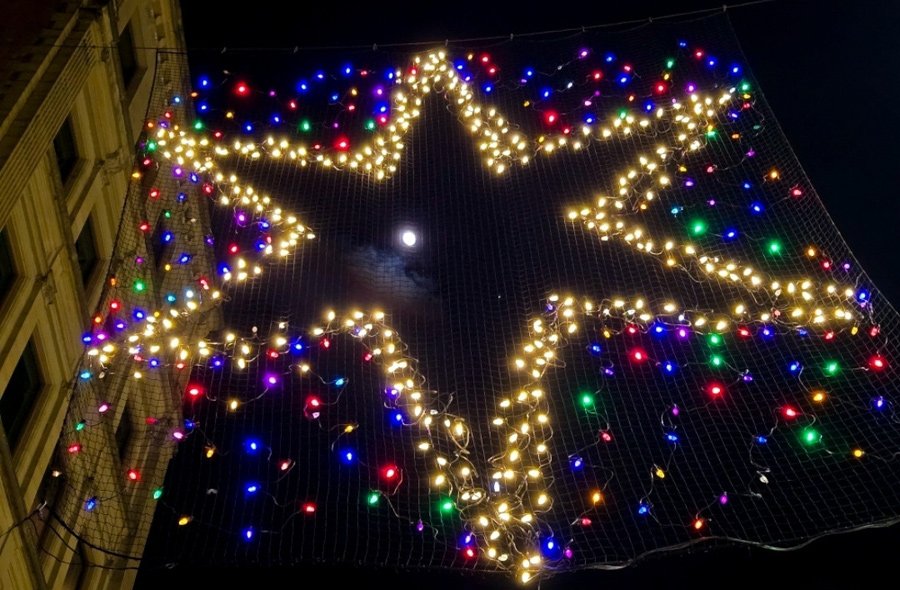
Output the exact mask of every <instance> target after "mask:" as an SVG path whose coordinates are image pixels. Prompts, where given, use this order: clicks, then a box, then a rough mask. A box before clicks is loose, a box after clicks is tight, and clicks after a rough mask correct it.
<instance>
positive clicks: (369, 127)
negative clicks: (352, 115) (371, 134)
mask: <svg viewBox="0 0 900 590" xmlns="http://www.w3.org/2000/svg"><path fill="white" fill-rule="evenodd" d="M366 131H375V119H368V120H367V121H366Z"/></svg>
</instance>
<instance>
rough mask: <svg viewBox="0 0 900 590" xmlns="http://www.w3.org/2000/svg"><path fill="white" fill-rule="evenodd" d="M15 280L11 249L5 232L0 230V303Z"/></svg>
mask: <svg viewBox="0 0 900 590" xmlns="http://www.w3.org/2000/svg"><path fill="white" fill-rule="evenodd" d="M15 280H16V267H15V265H14V264H13V257H12V248H10V246H9V236H8V235H7V233H6V230H5V229H4V230H0V303H3V299H5V298H6V294H7V293H9V289H10V288H11V287H12V284H13V283H14V282H15Z"/></svg>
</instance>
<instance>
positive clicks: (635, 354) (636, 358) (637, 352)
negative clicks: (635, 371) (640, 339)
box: [628, 348, 647, 363]
mask: <svg viewBox="0 0 900 590" xmlns="http://www.w3.org/2000/svg"><path fill="white" fill-rule="evenodd" d="M628 356H630V357H631V360H632V362H635V363H642V362H644V361H646V360H647V353H646V352H644V350H643V349H641V348H635V349H634V350H632V351H631V353H630V354H629V355H628Z"/></svg>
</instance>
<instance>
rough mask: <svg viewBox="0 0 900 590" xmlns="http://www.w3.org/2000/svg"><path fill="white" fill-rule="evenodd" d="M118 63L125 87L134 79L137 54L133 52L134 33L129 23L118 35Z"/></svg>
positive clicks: (136, 67) (136, 69)
mask: <svg viewBox="0 0 900 590" xmlns="http://www.w3.org/2000/svg"><path fill="white" fill-rule="evenodd" d="M119 64H120V65H121V66H122V81H123V82H125V88H128V86H129V85H130V84H131V81H132V80H134V75H135V74H137V71H138V63H137V55H136V54H135V52H134V35H133V34H132V32H131V25H130V24H129V25H128V26H127V27H125V30H124V31H122V34H121V35H119Z"/></svg>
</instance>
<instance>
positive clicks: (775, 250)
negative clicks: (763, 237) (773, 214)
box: [766, 240, 781, 256]
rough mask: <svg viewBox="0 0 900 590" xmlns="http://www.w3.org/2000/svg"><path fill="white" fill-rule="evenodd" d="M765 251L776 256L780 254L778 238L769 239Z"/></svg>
mask: <svg viewBox="0 0 900 590" xmlns="http://www.w3.org/2000/svg"><path fill="white" fill-rule="evenodd" d="M766 252H768V253H769V254H771V255H772V256H778V255H779V254H781V242H779V241H778V240H771V241H770V242H769V243H768V244H766Z"/></svg>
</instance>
